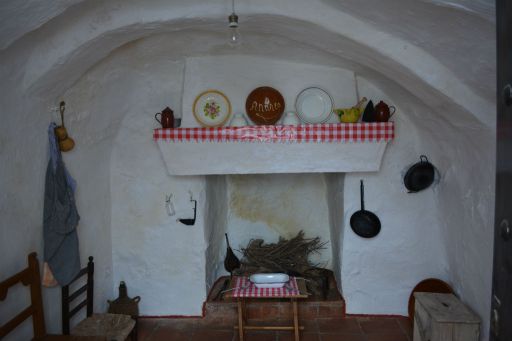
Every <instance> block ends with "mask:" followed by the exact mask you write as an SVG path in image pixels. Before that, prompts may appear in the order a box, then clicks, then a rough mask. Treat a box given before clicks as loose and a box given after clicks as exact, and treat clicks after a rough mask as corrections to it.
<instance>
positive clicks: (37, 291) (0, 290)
mask: <svg viewBox="0 0 512 341" xmlns="http://www.w3.org/2000/svg"><path fill="white" fill-rule="evenodd" d="M18 283H21V284H23V285H24V286H27V285H28V286H30V305H29V306H28V307H27V308H25V309H24V310H23V311H21V312H20V313H19V314H18V315H16V316H15V317H13V318H12V319H11V320H9V321H8V322H7V323H5V324H4V325H1V326H0V340H1V339H2V338H4V337H5V336H6V335H7V334H9V333H10V332H12V331H13V330H14V329H15V328H16V327H18V326H19V325H20V324H21V323H23V322H24V321H25V320H26V319H28V318H29V317H32V329H33V330H34V340H37V341H100V340H101V341H106V338H104V337H81V336H70V335H48V334H46V327H45V324H44V311H43V300H42V296H41V276H40V273H39V262H38V261H37V254H36V253H35V252H32V253H31V254H29V255H28V267H27V268H25V269H23V270H22V271H20V272H18V273H17V274H15V275H14V276H11V277H9V278H7V279H6V280H4V281H2V282H0V302H1V301H4V300H5V299H6V297H7V293H8V291H9V288H11V287H13V286H15V285H17V284H18Z"/></svg>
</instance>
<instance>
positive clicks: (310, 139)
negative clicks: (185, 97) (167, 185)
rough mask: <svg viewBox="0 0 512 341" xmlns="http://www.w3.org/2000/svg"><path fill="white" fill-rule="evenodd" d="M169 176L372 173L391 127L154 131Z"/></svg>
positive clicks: (358, 125)
mask: <svg viewBox="0 0 512 341" xmlns="http://www.w3.org/2000/svg"><path fill="white" fill-rule="evenodd" d="M153 138H154V139H155V141H156V142H157V144H158V146H159V148H160V150H161V152H162V156H163V159H164V162H165V164H166V166H167V168H168V170H169V173H170V174H173V175H208V174H262V173H324V172H367V171H378V170H379V168H380V163H381V160H382V156H383V154H384V150H385V148H386V144H387V143H388V142H389V141H391V140H393V138H394V123H393V122H382V123H354V124H305V125H297V126H279V125H277V126H244V127H216V128H199V127H194V128H177V129H155V130H154V133H153Z"/></svg>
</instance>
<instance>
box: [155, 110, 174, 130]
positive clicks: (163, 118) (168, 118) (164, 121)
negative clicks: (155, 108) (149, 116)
mask: <svg viewBox="0 0 512 341" xmlns="http://www.w3.org/2000/svg"><path fill="white" fill-rule="evenodd" d="M158 115H160V119H158V117H157V116H158ZM155 120H157V122H158V123H160V124H161V125H162V128H174V113H173V111H172V110H171V108H169V107H166V108H165V109H164V110H162V112H157V113H156V114H155Z"/></svg>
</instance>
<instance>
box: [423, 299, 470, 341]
mask: <svg viewBox="0 0 512 341" xmlns="http://www.w3.org/2000/svg"><path fill="white" fill-rule="evenodd" d="M414 298H415V299H416V304H415V308H414V338H413V341H478V340H479V335H480V319H479V318H478V316H476V315H475V314H474V313H473V312H472V311H471V310H469V308H468V307H466V306H465V305H464V304H463V303H462V302H461V301H460V300H459V299H458V298H456V297H455V296H454V295H453V294H438V293H426V292H417V293H415V294H414Z"/></svg>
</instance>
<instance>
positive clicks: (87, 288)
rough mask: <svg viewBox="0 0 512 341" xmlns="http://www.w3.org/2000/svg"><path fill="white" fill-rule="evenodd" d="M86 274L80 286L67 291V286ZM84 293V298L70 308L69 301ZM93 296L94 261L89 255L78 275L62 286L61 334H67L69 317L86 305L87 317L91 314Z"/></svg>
mask: <svg viewBox="0 0 512 341" xmlns="http://www.w3.org/2000/svg"><path fill="white" fill-rule="evenodd" d="M85 275H86V276H87V281H86V283H85V284H84V285H83V286H81V287H80V288H78V289H76V290H75V291H74V292H73V293H70V292H69V286H70V285H71V284H72V283H74V282H75V281H77V280H78V279H80V278H81V277H82V276H85ZM84 292H85V293H86V294H85V299H84V300H83V301H81V302H80V303H78V304H76V305H75V306H74V307H73V309H71V310H70V305H71V302H72V301H73V300H74V299H76V298H77V297H79V296H81V295H82V294H83V293H84ZM93 298H94V262H93V257H89V262H88V263H87V266H86V267H85V268H83V269H81V270H80V272H79V273H78V275H76V277H75V278H74V279H73V280H72V281H71V283H69V284H68V285H66V286H63V287H62V334H64V335H69V321H70V320H71V317H73V315H75V314H76V313H78V312H79V311H80V310H81V309H82V308H83V307H87V317H89V316H91V315H92V310H93Z"/></svg>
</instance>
